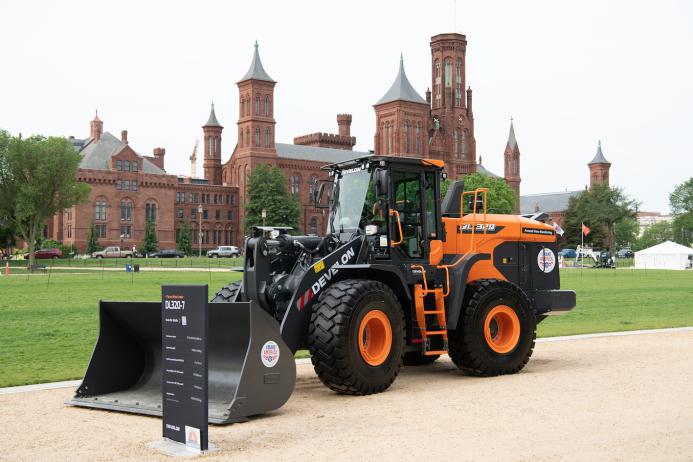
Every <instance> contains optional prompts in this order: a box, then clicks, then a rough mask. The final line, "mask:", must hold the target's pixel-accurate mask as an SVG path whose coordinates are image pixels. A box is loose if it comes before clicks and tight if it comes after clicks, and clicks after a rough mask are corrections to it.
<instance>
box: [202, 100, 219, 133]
mask: <svg viewBox="0 0 693 462" xmlns="http://www.w3.org/2000/svg"><path fill="white" fill-rule="evenodd" d="M203 127H221V124H220V123H219V121H218V120H217V115H216V114H215V113H214V102H212V109H211V110H210V111H209V118H208V119H207V123H206V124H204V125H203Z"/></svg>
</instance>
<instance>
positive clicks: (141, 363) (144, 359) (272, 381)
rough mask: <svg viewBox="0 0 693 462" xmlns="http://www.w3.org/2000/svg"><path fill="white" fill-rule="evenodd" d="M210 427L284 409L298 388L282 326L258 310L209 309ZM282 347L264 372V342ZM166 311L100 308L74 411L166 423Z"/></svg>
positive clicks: (156, 306)
mask: <svg viewBox="0 0 693 462" xmlns="http://www.w3.org/2000/svg"><path fill="white" fill-rule="evenodd" d="M208 306H209V322H208V324H209V330H208V332H209V345H208V358H209V422H211V423H216V424H224V423H232V422H240V421H244V420H247V417H249V416H253V415H257V414H263V413H265V412H269V411H272V410H274V409H278V408H280V407H281V406H283V405H284V403H285V402H286V401H287V400H288V399H289V396H291V393H292V391H293V388H294V383H295V381H296V363H295V362H294V357H293V354H292V352H291V350H289V348H288V347H287V346H286V344H285V343H284V341H283V340H282V338H281V336H280V333H279V323H278V322H277V321H276V320H274V318H272V317H271V316H270V315H269V314H267V313H266V312H265V311H263V310H262V309H260V308H258V307H257V306H256V305H255V304H254V303H252V302H233V303H210V304H209V305H208ZM269 341H273V342H276V344H277V345H278V347H279V359H278V361H277V362H276V364H272V365H271V366H266V365H265V364H263V361H262V358H261V351H262V349H263V346H264V345H265V344H266V342H269ZM161 391H162V366H161V303H160V302H104V301H102V302H101V303H100V331H99V338H98V339H97V341H96V346H95V347H94V352H93V353H92V357H91V360H90V362H89V366H88V368H87V372H86V374H85V375H84V380H83V381H82V384H81V385H80V386H79V388H77V391H76V393H75V396H74V398H73V399H72V400H70V401H69V402H68V404H72V405H75V406H83V407H91V408H99V409H108V410H111V411H121V412H131V413H137V414H149V415H161Z"/></svg>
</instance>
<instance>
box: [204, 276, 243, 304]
mask: <svg viewBox="0 0 693 462" xmlns="http://www.w3.org/2000/svg"><path fill="white" fill-rule="evenodd" d="M240 290H241V281H236V282H232V283H231V284H228V285H226V286H224V287H222V288H221V289H220V290H219V292H217V293H216V295H215V296H214V297H212V300H210V303H223V302H235V301H236V297H238V293H239V292H240Z"/></svg>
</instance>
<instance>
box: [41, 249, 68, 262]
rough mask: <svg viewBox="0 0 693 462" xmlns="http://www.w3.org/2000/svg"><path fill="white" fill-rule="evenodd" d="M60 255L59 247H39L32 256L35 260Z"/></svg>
mask: <svg viewBox="0 0 693 462" xmlns="http://www.w3.org/2000/svg"><path fill="white" fill-rule="evenodd" d="M62 257H63V253H62V252H61V251H60V249H41V250H37V251H36V252H34V258H36V259H37V260H46V259H48V260H49V259H55V258H62Z"/></svg>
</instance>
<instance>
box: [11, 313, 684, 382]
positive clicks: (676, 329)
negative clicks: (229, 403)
mask: <svg viewBox="0 0 693 462" xmlns="http://www.w3.org/2000/svg"><path fill="white" fill-rule="evenodd" d="M676 332H693V326H690V327H669V328H664V329H642V330H629V331H623V332H601V333H597V334H578V335H565V336H562V337H544V338H539V339H537V340H536V342H537V343H551V342H567V341H571V340H588V339H594V338H603V337H625V336H630V335H647V334H670V333H676ZM307 364H311V362H310V358H300V359H297V360H296V365H297V366H302V365H307ZM80 383H82V381H81V380H67V381H64V382H49V383H37V384H34V385H20V386H17V387H5V388H0V395H11V394H15V393H26V392H30V391H42V390H53V389H56V388H70V387H78V386H79V384H80Z"/></svg>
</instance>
